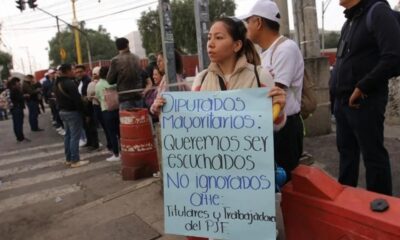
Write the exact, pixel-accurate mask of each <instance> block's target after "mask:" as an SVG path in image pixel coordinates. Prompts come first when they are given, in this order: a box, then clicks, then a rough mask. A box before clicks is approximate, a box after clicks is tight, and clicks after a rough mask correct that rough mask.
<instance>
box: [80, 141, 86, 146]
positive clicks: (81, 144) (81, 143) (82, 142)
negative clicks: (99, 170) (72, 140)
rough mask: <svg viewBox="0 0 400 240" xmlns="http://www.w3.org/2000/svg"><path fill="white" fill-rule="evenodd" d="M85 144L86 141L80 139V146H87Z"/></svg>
mask: <svg viewBox="0 0 400 240" xmlns="http://www.w3.org/2000/svg"><path fill="white" fill-rule="evenodd" d="M85 145H86V141H83V140H79V147H85ZM86 147H87V146H86Z"/></svg>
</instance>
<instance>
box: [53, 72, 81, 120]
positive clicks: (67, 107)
mask: <svg viewBox="0 0 400 240" xmlns="http://www.w3.org/2000/svg"><path fill="white" fill-rule="evenodd" d="M53 88H54V94H55V95H56V99H57V103H58V106H59V108H60V110H61V111H69V112H71V111H77V112H80V113H81V114H82V115H83V114H84V109H83V102H82V98H81V95H80V94H79V92H78V86H77V85H76V83H75V81H74V80H73V79H70V78H67V77H59V78H57V80H56V81H55V84H54V86H53Z"/></svg>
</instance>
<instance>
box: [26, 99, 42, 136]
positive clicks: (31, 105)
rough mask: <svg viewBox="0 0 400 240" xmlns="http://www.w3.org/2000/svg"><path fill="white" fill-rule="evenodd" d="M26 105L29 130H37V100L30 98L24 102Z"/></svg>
mask: <svg viewBox="0 0 400 240" xmlns="http://www.w3.org/2000/svg"><path fill="white" fill-rule="evenodd" d="M26 105H27V106H28V111H29V125H30V126H31V130H32V131H37V130H38V129H39V120H38V117H39V102H37V101H33V100H30V101H27V102H26Z"/></svg>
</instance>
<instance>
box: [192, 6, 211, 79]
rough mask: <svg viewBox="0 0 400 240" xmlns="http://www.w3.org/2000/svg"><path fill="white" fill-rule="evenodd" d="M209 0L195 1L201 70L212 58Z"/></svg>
mask: <svg viewBox="0 0 400 240" xmlns="http://www.w3.org/2000/svg"><path fill="white" fill-rule="evenodd" d="M208 6H209V2H208V0H197V1H194V16H195V21H196V36H197V54H198V56H199V71H201V70H203V69H205V68H207V66H208V64H209V63H210V59H209V58H208V54H207V40H208V32H209V30H208V29H209V26H210V16H209V11H208Z"/></svg>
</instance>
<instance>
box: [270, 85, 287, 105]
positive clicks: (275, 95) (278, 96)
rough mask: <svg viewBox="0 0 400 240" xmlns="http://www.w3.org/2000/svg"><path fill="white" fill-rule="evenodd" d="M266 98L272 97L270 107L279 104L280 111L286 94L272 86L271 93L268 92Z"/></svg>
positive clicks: (284, 102)
mask: <svg viewBox="0 0 400 240" xmlns="http://www.w3.org/2000/svg"><path fill="white" fill-rule="evenodd" d="M268 97H272V105H275V104H279V105H280V106H281V109H283V108H284V107H285V104H286V92H285V90H283V89H282V88H280V87H277V86H273V87H272V88H271V91H269V94H268Z"/></svg>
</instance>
